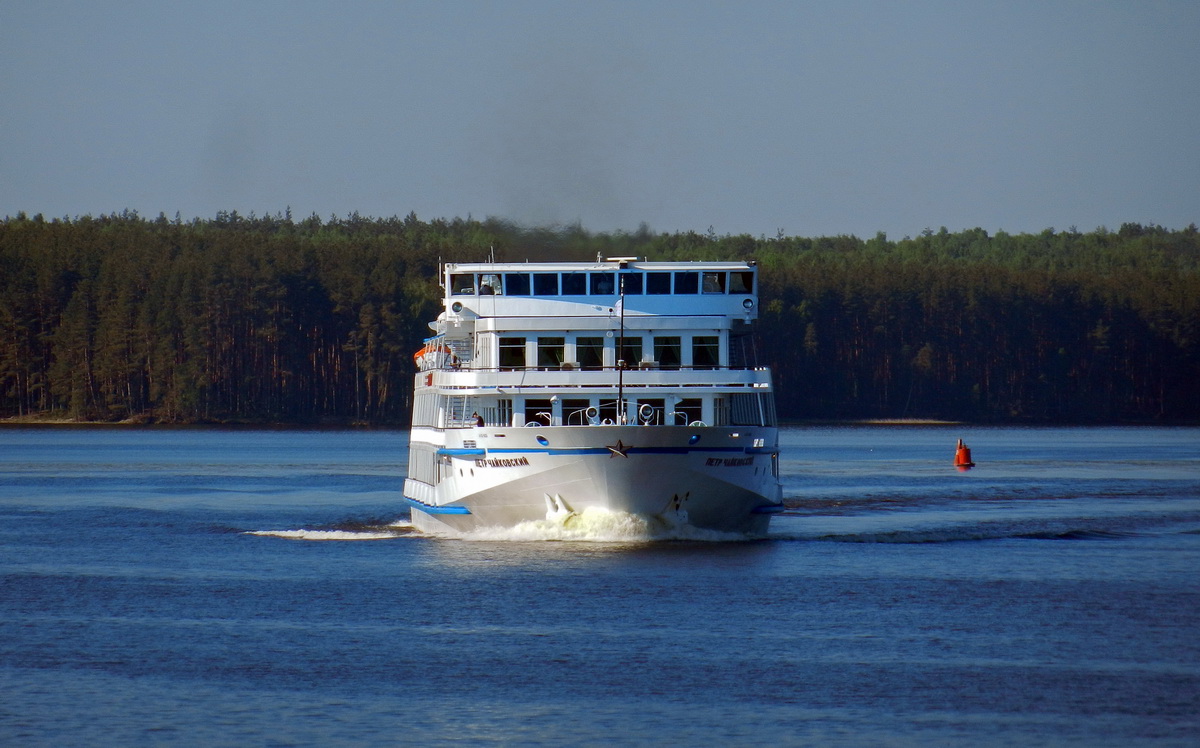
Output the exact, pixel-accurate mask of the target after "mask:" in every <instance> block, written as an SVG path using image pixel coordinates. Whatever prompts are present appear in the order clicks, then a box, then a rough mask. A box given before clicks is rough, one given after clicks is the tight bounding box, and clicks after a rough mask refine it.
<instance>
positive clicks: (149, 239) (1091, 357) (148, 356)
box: [0, 210, 1200, 425]
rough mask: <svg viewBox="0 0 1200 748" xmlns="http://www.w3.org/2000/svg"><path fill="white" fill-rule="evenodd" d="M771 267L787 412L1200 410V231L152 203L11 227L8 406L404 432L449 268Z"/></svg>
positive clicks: (771, 340)
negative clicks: (870, 226)
mask: <svg viewBox="0 0 1200 748" xmlns="http://www.w3.org/2000/svg"><path fill="white" fill-rule="evenodd" d="M490 253H494V256H495V257H496V259H498V260H511V261H520V260H526V259H528V260H574V261H586V260H594V259H595V257H596V256H597V254H600V255H604V256H636V257H642V258H646V259H650V260H755V261H757V263H758V265H759V267H760V272H759V278H760V287H761V288H760V297H761V298H760V309H761V317H760V320H759V322H758V323H757V333H756V335H757V340H756V345H757V353H758V358H759V363H760V364H764V365H768V366H771V367H772V368H773V369H774V371H775V378H776V385H777V390H778V396H777V397H778V410H779V414H780V417H781V418H783V419H785V420H794V421H805V420H808V421H811V420H857V419H901V418H903V419H945V420H960V421H970V422H980V423H986V422H994V423H1000V422H1023V423H1142V422H1156V423H1194V422H1197V421H1200V232H1198V230H1197V228H1196V226H1195V224H1192V225H1191V226H1188V227H1187V228H1185V229H1182V230H1168V229H1164V228H1162V227H1160V226H1153V225H1151V226H1143V225H1141V224H1134V223H1126V224H1124V225H1122V226H1121V227H1120V229H1119V230H1117V231H1109V230H1108V229H1105V228H1098V229H1096V230H1094V231H1092V232H1090V233H1081V232H1079V231H1077V230H1075V229H1074V228H1073V227H1072V228H1071V229H1068V230H1066V231H1055V230H1054V229H1046V230H1045V231H1043V232H1041V233H1038V234H1012V235H1010V234H1007V233H1004V232H997V233H995V234H989V233H988V232H986V231H984V230H982V229H973V230H966V231H959V232H949V231H947V230H946V229H945V228H942V229H940V230H938V231H934V230H931V229H926V230H925V231H922V232H921V233H920V235H918V236H916V237H904V238H902V239H898V240H893V239H890V238H888V237H887V236H886V235H884V234H882V233H881V234H877V235H876V236H874V237H872V238H869V239H861V238H858V237H856V236H833V237H816V238H803V237H792V236H784V235H783V234H782V232H780V233H779V235H777V236H774V237H766V236H760V237H752V236H749V235H724V236H718V235H716V233H715V232H713V231H712V230H711V229H710V230H709V231H708V232H707V233H697V232H676V233H655V232H652V231H651V230H650V229H649V228H647V227H645V226H642V227H641V228H640V229H638V230H637V231H634V232H628V233H625V232H616V233H591V232H588V231H586V230H584V229H583V228H582V227H580V226H578V225H576V226H565V227H554V228H528V227H521V226H517V225H514V224H512V223H509V222H506V221H503V220H500V219H487V220H482V221H481V220H476V219H471V218H467V219H460V218H456V219H452V220H444V219H435V220H430V221H423V220H420V219H418V218H417V216H416V215H414V214H409V215H408V216H406V217H404V218H399V217H392V218H386V219H385V218H368V217H363V216H360V215H358V214H357V213H353V214H351V215H349V216H345V217H338V216H332V217H330V218H328V219H321V218H320V217H318V216H316V215H312V216H310V217H308V218H307V219H302V220H293V218H292V216H291V212H290V210H289V211H288V212H287V213H281V214H275V215H266V216H255V215H254V214H251V215H249V216H242V215H239V214H238V213H237V212H236V211H234V212H221V213H219V214H217V216H215V217H214V218H212V219H193V220H191V221H184V220H182V219H181V218H180V217H179V216H178V215H176V217H175V218H174V219H173V220H172V219H168V218H167V217H166V216H165V215H162V214H160V215H159V216H158V217H157V218H155V219H147V218H144V217H141V216H139V215H138V214H137V213H135V212H130V211H125V212H123V213H120V214H116V213H114V214H111V215H106V216H99V217H92V216H83V217H76V218H73V219H72V218H65V217H64V218H61V219H46V218H44V217H43V216H41V215H35V216H33V217H29V216H27V215H25V214H18V215H17V216H16V217H8V218H6V219H4V221H3V222H2V223H0V419H14V420H34V419H38V418H60V419H71V420H79V421H114V422H115V421H132V422H138V423H284V424H379V425H402V424H404V423H406V422H407V419H408V417H409V408H410V406H411V392H410V390H411V387H412V377H413V374H414V372H415V367H414V364H413V358H412V354H413V352H414V351H416V350H417V349H418V348H419V347H420V346H421V341H422V339H423V338H424V337H425V336H427V335H428V327H427V322H428V321H429V320H431V319H432V318H433V317H434V316H436V314H437V311H438V306H439V299H440V289H439V288H438V285H437V268H438V264H439V263H440V262H447V261H460V262H461V261H479V260H484V259H486V258H487V257H488V256H489V254H490Z"/></svg>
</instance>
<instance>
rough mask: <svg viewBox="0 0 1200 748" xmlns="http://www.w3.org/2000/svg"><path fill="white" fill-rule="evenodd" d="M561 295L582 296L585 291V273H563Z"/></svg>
mask: <svg viewBox="0 0 1200 748" xmlns="http://www.w3.org/2000/svg"><path fill="white" fill-rule="evenodd" d="M562 292H563V296H583V295H585V294H586V293H587V274H586V273H564V274H563V277H562Z"/></svg>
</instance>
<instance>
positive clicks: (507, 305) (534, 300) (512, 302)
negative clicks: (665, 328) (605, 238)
mask: <svg viewBox="0 0 1200 748" xmlns="http://www.w3.org/2000/svg"><path fill="white" fill-rule="evenodd" d="M757 271H758V268H757V267H755V266H754V265H753V264H751V263H746V262H642V261H638V260H635V259H632V258H609V259H607V260H603V261H597V262H489V263H453V264H447V265H446V266H445V268H444V277H443V288H444V289H445V291H446V293H445V311H446V314H447V315H451V316H453V317H459V316H460V315H464V316H468V317H476V318H485V319H486V318H491V317H610V316H611V315H612V314H613V312H614V310H617V311H622V312H623V313H624V314H625V315H627V316H642V315H654V316H670V317H701V316H703V317H724V318H730V319H738V320H743V321H746V322H749V321H750V320H753V319H756V318H757V317H758V277H757V276H758V272H757ZM622 298H623V299H624V303H623V305H621V306H623V309H621V307H619V306H618V301H620V300H621V299H622Z"/></svg>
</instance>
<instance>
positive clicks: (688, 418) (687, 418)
mask: <svg viewBox="0 0 1200 748" xmlns="http://www.w3.org/2000/svg"><path fill="white" fill-rule="evenodd" d="M702 414H703V409H702V408H701V406H700V398H698V397H696V398H687V399H685V400H680V401H679V402H677V403H675V412H674V413H672V414H671V425H672V426H686V425H688V424H689V423H692V422H693V421H699V420H700V417H701V415H702Z"/></svg>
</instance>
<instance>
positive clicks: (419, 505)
mask: <svg viewBox="0 0 1200 748" xmlns="http://www.w3.org/2000/svg"><path fill="white" fill-rule="evenodd" d="M404 500H405V501H407V502H408V505H409V506H411V507H412V508H413V509H420V510H421V511H422V512H425V513H426V514H470V513H471V510H470V509H467V508H466V507H465V506H433V505H432V504H426V503H425V502H423V501H417V500H416V499H413V498H410V497H408V496H405V497H404Z"/></svg>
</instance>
